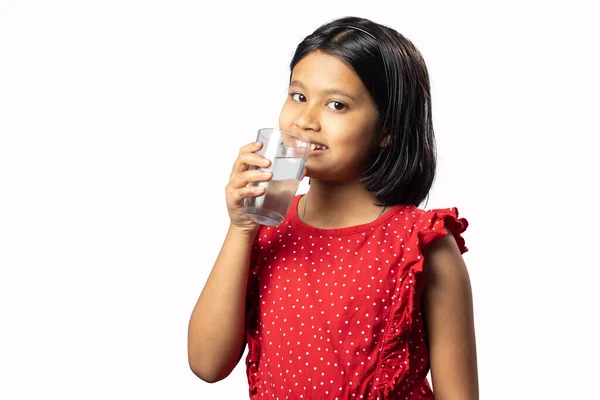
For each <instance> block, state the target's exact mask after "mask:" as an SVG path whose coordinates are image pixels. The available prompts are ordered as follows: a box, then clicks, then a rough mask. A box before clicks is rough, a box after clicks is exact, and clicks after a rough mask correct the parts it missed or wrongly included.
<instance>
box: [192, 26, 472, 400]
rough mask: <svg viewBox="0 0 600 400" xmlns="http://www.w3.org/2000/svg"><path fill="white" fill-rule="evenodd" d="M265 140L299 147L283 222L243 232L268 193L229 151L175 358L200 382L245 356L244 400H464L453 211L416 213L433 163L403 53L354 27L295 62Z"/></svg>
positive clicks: (422, 99) (468, 327)
mask: <svg viewBox="0 0 600 400" xmlns="http://www.w3.org/2000/svg"><path fill="white" fill-rule="evenodd" d="M290 67H291V76H290V82H289V96H288V97H287V100H286V101H285V103H284V105H283V109H282V110H281V114H280V118H279V125H280V128H282V129H284V130H288V131H291V132H294V133H298V134H301V135H303V136H305V137H307V138H309V139H310V141H311V143H312V150H311V152H310V157H309V159H308V161H307V163H306V169H305V171H304V173H305V175H306V176H308V177H309V178H310V188H309V190H308V193H307V194H306V195H304V196H302V195H298V196H296V197H295V199H294V203H293V205H292V207H291V209H290V210H289V213H288V215H287V217H286V219H285V220H284V222H283V223H282V224H281V225H280V226H278V227H276V228H272V227H266V226H259V225H257V224H255V223H253V222H252V221H250V220H249V219H248V218H246V217H245V215H244V213H243V201H244V198H246V197H251V196H260V195H261V194H263V188H262V187H260V186H250V187H249V186H247V184H248V183H249V182H260V181H268V180H269V179H270V178H271V175H270V174H269V173H264V172H262V171H261V170H249V166H259V167H267V166H268V165H269V161H268V160H266V159H265V158H263V157H261V156H259V155H258V154H256V152H257V151H258V150H260V148H261V143H251V144H248V145H246V146H244V147H242V148H241V150H240V153H239V157H238V159H237V160H236V161H235V163H234V165H233V170H232V172H231V176H230V181H229V183H228V184H227V187H226V200H227V207H228V210H229V217H230V219H231V224H230V226H229V230H228V232H227V235H226V237H225V241H224V243H223V247H222V249H221V251H220V253H219V256H218V258H217V260H216V262H215V265H214V267H213V269H212V271H211V274H210V276H209V278H208V281H207V282H206V285H205V287H204V289H203V290H202V293H201V295H200V298H199V299H198V302H197V304H196V306H195V308H194V310H193V312H192V315H191V318H190V323H189V332H188V355H189V364H190V367H191V369H192V371H193V372H194V373H195V374H196V375H197V376H198V377H200V378H201V379H202V380H204V381H206V382H216V381H219V380H221V379H224V378H225V377H227V376H228V375H229V373H230V372H231V371H232V369H233V368H234V367H235V365H236V364H237V363H238V361H239V359H240V357H241V355H242V354H243V352H244V350H245V346H246V344H247V345H248V356H247V358H246V371H247V377H248V383H249V393H250V398H252V399H259V398H273V399H277V398H278V399H411V400H412V399H414V400H416V399H433V398H434V394H433V392H432V390H431V389H430V386H429V383H428V381H427V377H426V376H427V374H428V371H429V369H430V368H431V376H432V381H433V382H432V383H433V389H434V390H435V396H436V398H437V399H438V400H439V399H477V398H478V379H477V362H476V351H475V334H474V327H473V326H474V324H473V311H472V296H471V288H470V281H469V276H468V273H467V269H466V266H465V263H464V261H463V258H462V255H461V254H462V253H464V252H466V251H467V248H466V247H465V241H464V239H463V238H462V236H461V234H462V233H463V232H464V231H465V229H466V228H467V225H468V223H467V221H466V220H465V219H464V218H458V210H457V209H456V208H447V209H435V210H430V211H425V210H422V209H420V208H418V206H419V204H420V203H421V202H422V201H423V200H424V199H425V198H426V196H427V195H428V193H429V190H430V188H431V186H432V183H433V180H434V175H435V166H436V157H435V144H434V134H433V127H432V122H431V98H430V89H429V78H428V73H427V69H426V66H425V63H424V61H423V58H422V57H421V55H420V53H419V52H418V50H417V49H416V48H415V47H414V46H413V44H412V43H411V42H410V41H408V40H407V39H406V38H404V37H403V36H402V35H400V34H399V33H398V32H396V31H395V30H393V29H390V28H388V27H385V26H382V25H379V24H376V23H374V22H372V21H369V20H366V19H360V18H343V19H339V20H335V21H333V22H330V23H328V24H325V25H323V26H321V27H320V28H318V29H317V30H316V31H315V32H313V33H312V34H311V35H309V36H308V37H306V38H305V39H304V40H303V41H302V42H301V43H300V44H299V45H298V47H297V49H296V53H295V54H294V57H293V59H292V62H291V65H290Z"/></svg>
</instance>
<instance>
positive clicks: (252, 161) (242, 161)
mask: <svg viewBox="0 0 600 400" xmlns="http://www.w3.org/2000/svg"><path fill="white" fill-rule="evenodd" d="M270 165H271V161H269V159H267V158H265V157H263V156H261V155H260V154H256V153H242V154H240V156H239V157H238V158H237V160H235V163H234V164H233V169H232V170H231V175H230V177H233V176H234V175H236V174H239V173H241V172H244V171H246V170H248V168H249V167H250V166H253V167H254V166H255V167H259V168H268V167H269V166H270Z"/></svg>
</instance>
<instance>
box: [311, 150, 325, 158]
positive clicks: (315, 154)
mask: <svg viewBox="0 0 600 400" xmlns="http://www.w3.org/2000/svg"><path fill="white" fill-rule="evenodd" d="M328 151H329V149H322V150H316V149H315V150H311V151H310V152H309V153H308V156H309V157H319V156H322V155H323V154H324V153H326V152H328Z"/></svg>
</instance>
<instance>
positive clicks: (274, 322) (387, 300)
mask: <svg viewBox="0 0 600 400" xmlns="http://www.w3.org/2000/svg"><path fill="white" fill-rule="evenodd" d="M300 197H301V196H300V195H298V196H296V197H295V199H294V203H293V205H292V207H291V208H290V212H289V213H288V215H287V217H286V219H285V221H284V222H283V223H282V224H281V225H279V226H278V227H267V226H262V227H261V228H260V231H259V233H258V235H257V238H256V242H255V245H254V247H253V251H252V258H251V265H250V275H249V280H248V291H247V310H246V315H247V320H246V341H247V343H248V356H247V357H246V373H247V376H248V383H249V391H250V398H251V399H281V400H283V399H332V400H333V399H339V400H342V399H402V400H405V399H409V400H416V399H433V398H434V397H433V393H432V391H431V389H430V386H429V383H428V381H427V373H428V371H429V356H428V350H427V345H426V337H425V329H424V325H423V317H422V314H421V294H422V291H423V274H422V271H423V264H424V263H423V254H424V251H423V250H424V248H425V246H427V244H428V243H431V242H432V241H433V240H435V239H437V238H440V237H442V236H444V235H446V234H447V233H448V231H447V230H450V231H452V233H453V234H454V236H455V238H456V241H457V243H458V246H459V249H460V251H461V253H464V252H466V251H467V248H466V247H465V242H464V239H463V238H462V236H461V233H462V232H464V231H465V229H466V228H467V226H468V222H467V220H466V219H464V218H458V210H457V209H456V208H448V209H435V210H429V211H424V210H422V209H419V208H417V207H415V206H412V205H409V206H400V205H399V206H395V207H393V208H392V209H391V210H389V211H388V212H386V213H385V214H384V215H382V216H381V217H379V218H378V219H376V220H375V221H373V222H371V223H368V224H364V225H358V226H353V227H348V228H341V229H319V228H315V227H312V226H310V225H307V224H305V223H303V222H302V221H300V219H299V217H298V213H297V208H298V200H299V199H300Z"/></svg>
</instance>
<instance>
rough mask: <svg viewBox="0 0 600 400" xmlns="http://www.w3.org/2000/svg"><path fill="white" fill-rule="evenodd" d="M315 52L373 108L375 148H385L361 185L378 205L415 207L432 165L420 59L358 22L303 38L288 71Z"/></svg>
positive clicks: (392, 36) (331, 25) (337, 23)
mask: <svg viewBox="0 0 600 400" xmlns="http://www.w3.org/2000/svg"><path fill="white" fill-rule="evenodd" d="M316 50H319V51H322V52H324V53H327V54H329V55H332V56H335V57H337V58H338V59H340V60H341V61H342V62H344V63H346V64H347V65H348V66H349V67H350V68H352V69H353V70H354V71H355V72H356V73H357V75H358V76H359V77H360V79H361V81H362V82H363V84H364V85H365V87H366V88H367V90H368V91H369V94H370V95H371V97H372V98H373V101H374V102H375V105H376V106H377V112H378V114H377V115H378V117H377V139H378V140H377V143H380V142H381V140H384V139H385V141H386V142H387V145H385V146H383V147H379V146H377V147H376V149H375V150H374V153H373V154H372V156H370V158H369V160H368V164H367V167H366V170H365V171H364V174H363V176H362V177H361V183H362V184H363V185H364V187H365V188H366V189H367V190H368V191H370V192H371V193H373V194H374V195H375V197H376V198H377V201H378V202H379V204H380V205H384V204H385V205H396V204H414V205H415V206H419V204H420V203H421V202H422V201H423V200H424V199H425V197H427V196H428V194H429V191H430V189H431V186H432V185H433V181H434V178H435V169H436V163H437V161H436V158H437V156H436V146H435V136H434V133H433V124H432V121H431V93H430V84H429V74H428V72H427V67H426V65H425V61H424V59H423V57H422V55H421V53H420V52H419V50H417V48H416V47H415V46H414V45H413V43H412V42H411V41H409V40H408V39H406V38H405V37H404V36H402V35H401V34H400V33H398V32H397V31H395V30H394V29H392V28H389V27H387V26H384V25H380V24H378V23H375V22H373V21H370V20H368V19H364V18H357V17H345V18H341V19H337V20H334V21H331V22H328V23H326V24H324V25H322V26H320V27H319V28H317V29H316V30H315V31H314V32H313V33H312V34H310V35H309V36H307V37H306V38H304V40H303V41H302V42H301V43H300V44H299V45H298V47H297V48H296V52H295V53H294V57H293V58H292V61H291V63H290V71H293V70H294V67H295V66H296V64H298V62H300V60H302V59H303V58H304V57H305V56H306V55H308V54H309V53H311V52H313V51H316ZM290 80H291V74H290ZM369 164H370V165H369Z"/></svg>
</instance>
